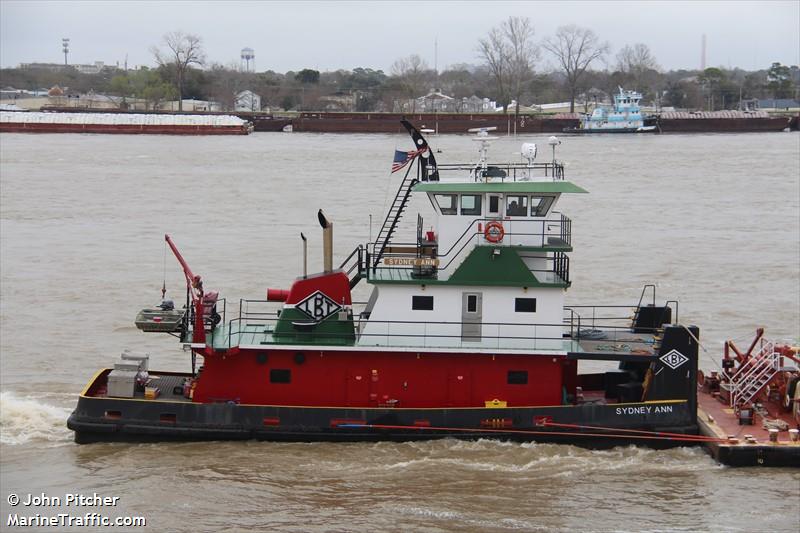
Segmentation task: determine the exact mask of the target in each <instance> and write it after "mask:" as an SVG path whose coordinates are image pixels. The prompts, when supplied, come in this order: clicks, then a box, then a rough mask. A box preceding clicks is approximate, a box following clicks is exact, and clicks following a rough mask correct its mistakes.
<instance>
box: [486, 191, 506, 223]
mask: <svg viewBox="0 0 800 533" xmlns="http://www.w3.org/2000/svg"><path fill="white" fill-rule="evenodd" d="M503 207H504V206H503V195H502V194H490V195H488V205H487V207H486V218H499V217H502V216H503Z"/></svg>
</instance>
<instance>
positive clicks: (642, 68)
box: [617, 43, 663, 101]
mask: <svg viewBox="0 0 800 533" xmlns="http://www.w3.org/2000/svg"><path fill="white" fill-rule="evenodd" d="M659 69H660V67H659V65H658V62H657V61H656V58H655V57H654V56H653V54H652V52H650V48H649V47H648V46H647V45H646V44H642V43H637V44H635V45H633V46H629V45H626V46H624V47H623V48H622V49H621V50H620V51H619V52H618V53H617V71H618V72H620V73H622V74H623V78H624V79H626V80H627V81H628V82H630V83H632V84H633V88H634V89H636V90H637V91H640V92H641V93H642V94H644V95H645V96H649V97H655V99H656V101H658V100H659V98H658V95H659V94H660V91H659V90H658V89H657V87H659V86H661V85H663V76H662V75H661V74H660V73H659V72H658V71H659Z"/></svg>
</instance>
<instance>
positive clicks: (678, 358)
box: [660, 350, 689, 370]
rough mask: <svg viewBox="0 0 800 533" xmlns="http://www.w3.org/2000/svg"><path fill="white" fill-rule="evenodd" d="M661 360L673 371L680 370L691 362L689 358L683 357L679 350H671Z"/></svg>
mask: <svg viewBox="0 0 800 533" xmlns="http://www.w3.org/2000/svg"><path fill="white" fill-rule="evenodd" d="M660 359H661V362H662V363H664V364H665V365H667V366H668V367H670V368H671V369H672V370H675V369H676V368H678V367H679V366H681V365H682V364H683V363H685V362H686V361H688V360H689V358H688V357H686V356H685V355H683V354H682V353H681V352H679V351H678V350H670V351H668V352H667V353H665V354H664V355H662V356H661V357H660Z"/></svg>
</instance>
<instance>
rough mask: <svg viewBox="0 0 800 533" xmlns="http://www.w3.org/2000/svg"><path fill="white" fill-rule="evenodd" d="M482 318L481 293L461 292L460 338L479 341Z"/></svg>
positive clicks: (467, 340) (466, 340)
mask: <svg viewBox="0 0 800 533" xmlns="http://www.w3.org/2000/svg"><path fill="white" fill-rule="evenodd" d="M482 320H483V294H482V293H480V292H464V293H462V294H461V340H462V341H463V342H480V341H481V321H482Z"/></svg>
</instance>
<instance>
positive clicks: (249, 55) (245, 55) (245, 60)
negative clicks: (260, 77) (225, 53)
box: [241, 48, 256, 72]
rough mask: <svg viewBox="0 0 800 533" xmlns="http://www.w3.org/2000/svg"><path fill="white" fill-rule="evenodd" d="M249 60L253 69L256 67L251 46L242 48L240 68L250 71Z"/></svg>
mask: <svg viewBox="0 0 800 533" xmlns="http://www.w3.org/2000/svg"><path fill="white" fill-rule="evenodd" d="M250 61H252V62H253V70H255V69H256V53H255V51H254V50H253V49H252V48H242V63H241V69H242V70H244V71H245V72H250Z"/></svg>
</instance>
